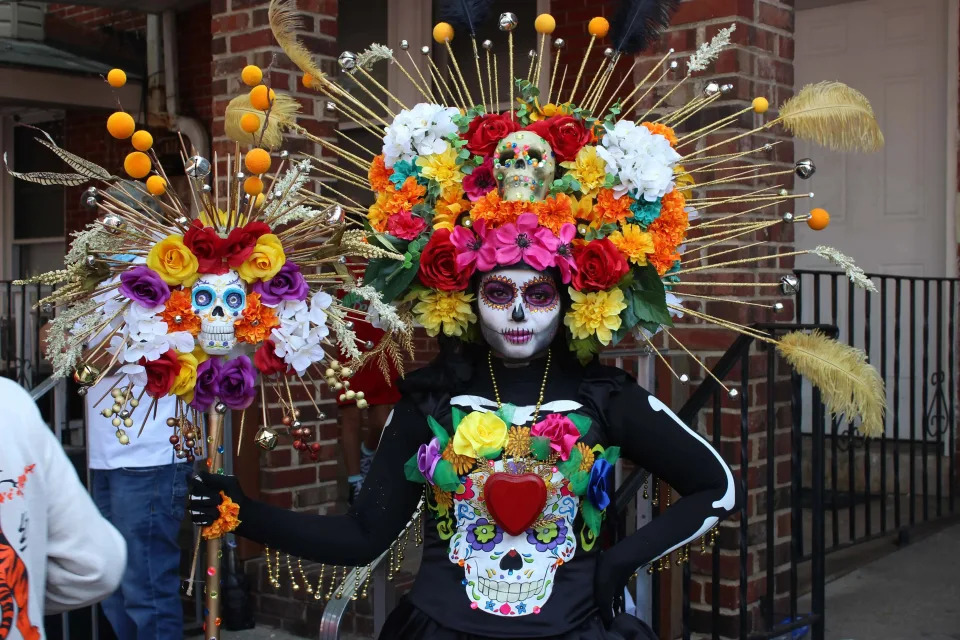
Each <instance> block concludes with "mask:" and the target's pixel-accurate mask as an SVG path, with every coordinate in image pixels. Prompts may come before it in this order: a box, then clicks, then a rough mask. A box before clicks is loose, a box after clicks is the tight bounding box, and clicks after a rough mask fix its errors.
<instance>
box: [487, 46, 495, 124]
mask: <svg viewBox="0 0 960 640" xmlns="http://www.w3.org/2000/svg"><path fill="white" fill-rule="evenodd" d="M484 51H486V54H487V89H489V92H490V113H496V111H497V104H496V102H497V98H496V94H495V93H494V92H493V71H491V69H492V66H491V62H490V58H491V54H490V49H484Z"/></svg>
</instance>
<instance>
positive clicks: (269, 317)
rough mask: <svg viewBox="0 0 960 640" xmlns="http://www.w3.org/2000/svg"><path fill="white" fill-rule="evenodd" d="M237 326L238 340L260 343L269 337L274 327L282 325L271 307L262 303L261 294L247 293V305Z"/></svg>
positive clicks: (235, 323) (235, 324) (235, 325)
mask: <svg viewBox="0 0 960 640" xmlns="http://www.w3.org/2000/svg"><path fill="white" fill-rule="evenodd" d="M233 326H234V327H236V333H237V340H238V341H240V342H248V343H250V344H259V343H261V342H263V341H264V340H266V339H267V336H269V335H270V331H271V330H272V329H273V328H274V327H279V326H280V319H279V318H277V314H276V313H275V312H274V310H273V309H271V308H270V307H265V306H264V305H262V304H260V294H259V293H250V294H247V306H246V308H245V309H244V310H243V314H242V316H241V318H240V319H239V320H237V321H236V322H234V323H233Z"/></svg>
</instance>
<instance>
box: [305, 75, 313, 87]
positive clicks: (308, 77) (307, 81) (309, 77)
mask: <svg viewBox="0 0 960 640" xmlns="http://www.w3.org/2000/svg"><path fill="white" fill-rule="evenodd" d="M303 86H305V87H306V88H307V89H312V88H313V76H312V75H310V74H309V73H305V74H303Z"/></svg>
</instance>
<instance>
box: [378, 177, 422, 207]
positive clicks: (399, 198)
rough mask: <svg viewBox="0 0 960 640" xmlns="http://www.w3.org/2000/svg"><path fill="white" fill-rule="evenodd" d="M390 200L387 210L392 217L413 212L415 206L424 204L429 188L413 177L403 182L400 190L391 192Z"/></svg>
mask: <svg viewBox="0 0 960 640" xmlns="http://www.w3.org/2000/svg"><path fill="white" fill-rule="evenodd" d="M387 193H390V199H389V200H388V201H387V205H386V209H387V212H388V213H389V214H390V215H393V214H395V213H400V212H401V211H411V210H413V206H414V205H416V204H420V203H421V202H423V197H424V196H425V195H427V188H426V187H425V186H423V185H421V184H418V183H417V179H416V178H414V177H413V176H411V177H409V178H407V179H406V180H404V181H403V184H402V185H401V186H400V188H399V189H394V190H393V191H392V192H390V191H389V190H388V191H387Z"/></svg>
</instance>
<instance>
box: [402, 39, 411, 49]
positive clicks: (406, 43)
mask: <svg viewBox="0 0 960 640" xmlns="http://www.w3.org/2000/svg"><path fill="white" fill-rule="evenodd" d="M400 48H401V49H403V50H404V51H406V50H407V49H409V48H410V41H409V40H401V41H400Z"/></svg>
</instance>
